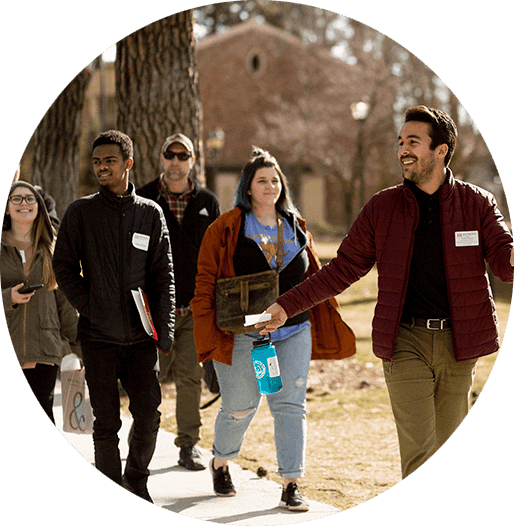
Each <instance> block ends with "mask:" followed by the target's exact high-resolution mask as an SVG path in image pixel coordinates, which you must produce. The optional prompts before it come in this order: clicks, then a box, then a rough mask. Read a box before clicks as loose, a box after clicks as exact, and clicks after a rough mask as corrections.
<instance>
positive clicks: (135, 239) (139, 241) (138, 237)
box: [132, 232, 150, 252]
mask: <svg viewBox="0 0 514 526" xmlns="http://www.w3.org/2000/svg"><path fill="white" fill-rule="evenodd" d="M132 244H133V245H134V246H135V247H136V248H137V249H139V250H144V251H145V252H146V251H147V250H148V245H149V244H150V236H147V235H146V234H138V233H137V232H134V235H133V236H132Z"/></svg>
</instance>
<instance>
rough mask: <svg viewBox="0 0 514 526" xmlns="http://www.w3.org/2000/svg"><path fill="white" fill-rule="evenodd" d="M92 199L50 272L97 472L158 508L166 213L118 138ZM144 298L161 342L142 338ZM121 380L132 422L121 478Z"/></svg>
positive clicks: (106, 151)
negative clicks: (79, 377)
mask: <svg viewBox="0 0 514 526" xmlns="http://www.w3.org/2000/svg"><path fill="white" fill-rule="evenodd" d="M92 155H93V169H94V172H95V175H96V177H97V179H98V182H99V184H100V191H99V192H98V193H96V194H93V195H90V196H87V197H83V198H81V199H77V200H76V201H74V202H73V203H71V205H70V206H69V207H68V209H67V211H66V213H65V215H64V218H63V220H62V224H61V228H60V230H59V235H58V238H57V243H56V247H55V252H54V258H53V266H54V270H55V275H56V278H57V282H58V284H59V287H60V288H61V290H62V291H63V292H64V294H65V295H66V297H67V298H68V300H69V302H70V303H71V304H72V305H73V306H74V307H75V308H76V309H77V310H78V312H79V315H80V317H79V322H78V336H77V339H78V340H79V341H80V343H81V349H82V358H83V361H84V366H85V370H86V381H87V384H88V387H89V393H90V398H91V405H92V408H93V412H94V416H95V422H94V428H93V442H94V446H95V465H96V467H97V468H98V469H99V470H100V471H101V472H102V473H104V474H105V475H107V476H108V477H110V478H111V479H112V480H114V481H115V482H117V483H118V484H120V485H123V486H124V487H126V488H127V489H129V490H130V491H132V492H133V493H135V494H136V495H138V496H140V497H142V498H144V499H146V500H148V501H150V502H151V501H152V500H151V497H150V495H149V493H148V490H147V480H148V475H149V472H148V464H149V463H150V460H151V459H152V455H153V453H154V450H155V443H156V439H157V432H158V430H159V423H160V412H159V411H158V407H159V405H160V403H161V391H160V387H159V382H158V380H157V372H156V371H157V366H158V363H157V354H158V350H157V347H156V345H157V346H158V348H160V349H162V351H164V352H168V351H170V350H171V347H172V344H173V324H174V312H175V297H174V279H173V263H172V256H171V247H170V239H169V234H168V229H167V226H166V221H165V219H164V215H163V212H162V210H161V208H160V207H159V206H157V205H156V204H155V203H153V202H152V201H150V200H148V199H143V198H142V197H140V196H137V195H136V193H135V188H134V185H133V184H132V183H130V182H129V171H130V169H131V167H132V164H133V162H134V161H133V147H132V141H131V140H130V138H129V137H128V136H127V135H125V134H123V133H121V132H119V131H116V130H111V131H108V132H104V133H102V134H100V135H99V136H98V137H97V138H96V139H95V141H94V143H93V151H92ZM138 288H141V289H142V290H143V291H144V292H146V293H147V294H148V299H149V305H150V310H151V313H152V318H153V322H154V325H155V329H156V333H157V339H156V340H155V339H153V338H152V337H151V336H149V335H148V334H147V332H146V331H145V329H144V327H143V324H142V322H141V318H140V315H139V312H138V310H137V307H136V304H135V302H134V298H133V295H132V291H134V290H136V291H137V290H138ZM118 379H119V380H120V382H121V385H122V387H123V389H124V390H125V391H126V393H127V395H128V397H129V399H130V411H131V413H132V416H133V418H134V426H133V433H132V436H131V438H130V442H129V453H128V457H127V463H126V467H125V472H124V474H123V476H122V469H121V458H120V452H119V448H118V442H119V439H118V432H119V430H120V427H121V419H120V401H119V391H118Z"/></svg>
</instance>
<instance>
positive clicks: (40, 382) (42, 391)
mask: <svg viewBox="0 0 514 526" xmlns="http://www.w3.org/2000/svg"><path fill="white" fill-rule="evenodd" d="M58 370H59V367H58V366H57V365H47V364H44V363H38V364H36V367H35V368H34V369H23V373H24V374H25V378H26V379H27V382H28V383H29V385H30V388H31V389H32V391H33V393H34V395H35V396H36V398H37V400H38V402H39V403H40V404H41V407H42V408H43V409H44V410H45V413H46V414H47V415H48V417H49V418H50V420H51V421H52V422H53V423H54V424H55V420H54V413H53V405H54V389H55V380H56V378H57V371H58Z"/></svg>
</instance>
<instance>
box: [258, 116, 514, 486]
mask: <svg viewBox="0 0 514 526" xmlns="http://www.w3.org/2000/svg"><path fill="white" fill-rule="evenodd" d="M456 140H457V128H456V126H455V124H454V122H453V121H452V119H451V118H450V117H449V116H448V115H447V114H445V113H444V112H442V111H440V110H437V109H434V108H429V107H426V106H416V107H413V108H410V109H409V110H407V112H406V114H405V123H404V125H403V127H402V129H401V131H400V134H399V137H398V145H399V150H398V160H399V162H400V167H401V170H402V173H403V178H404V181H403V184H401V185H398V186H395V187H392V188H388V189H386V190H383V191H381V192H379V193H378V194H376V195H374V196H373V197H372V198H371V200H370V201H369V202H368V203H367V204H366V205H365V206H364V208H363V209H362V211H361V213H360V214H359V216H358V217H357V219H356V221H355V223H354V224H353V226H352V228H351V229H350V231H349V232H348V235H347V236H346V237H345V239H344V240H343V242H342V243H341V246H340V247H339V249H338V252H337V256H336V257H335V258H334V259H333V260H332V261H331V262H330V263H328V264H327V265H325V266H324V267H323V268H322V269H321V270H319V271H318V272H317V273H316V274H314V275H313V276H312V277H311V278H310V279H308V280H307V281H304V282H303V283H301V284H300V285H298V286H297V287H296V288H295V289H292V290H291V291H288V292H287V293H286V294H284V295H282V296H280V297H279V298H278V300H277V303H275V304H273V305H272V306H271V307H270V308H268V310H267V311H268V312H269V313H271V314H272V319H271V320H270V321H269V322H266V323H262V324H257V325H256V327H257V328H260V329H262V330H261V334H265V333H267V332H271V331H273V330H275V329H276V328H278V327H280V326H281V325H282V324H283V323H284V322H285V321H286V320H287V318H288V317H291V316H295V315H296V314H298V313H299V312H303V311H305V310H307V309H309V308H311V307H312V306H313V305H316V304H317V303H320V302H321V301H323V300H325V299H327V298H328V297H331V296H336V295H337V294H339V293H341V292H342V291H344V290H345V289H346V288H348V287H349V286H350V285H351V284H352V283H354V282H355V281H357V280H358V279H360V278H362V277H363V276H364V275H366V274H367V273H368V272H369V271H370V270H371V268H372V267H373V266H374V265H375V264H377V269H378V303H377V306H376V309H375V316H374V319H373V329H372V340H373V352H374V353H375V355H376V356H377V357H378V358H381V359H382V360H383V364H384V374H385V379H386V382H387V387H388V390H389V397H390V400H391V406H392V410H393V414H394V418H395V422H396V427H397V431H398V440H399V445H400V457H401V463H402V476H403V477H406V476H407V475H409V474H410V473H412V472H413V471H414V470H415V469H416V468H418V467H419V466H420V465H421V464H423V462H425V461H426V460H427V459H428V458H429V457H430V456H431V455H433V454H434V452H435V451H437V449H438V448H439V447H440V446H441V445H442V444H443V443H444V442H445V441H446V440H447V439H448V438H449V436H450V435H451V434H452V433H453V431H454V430H455V429H456V428H457V426H458V425H459V424H460V423H461V422H462V420H463V418H464V417H465V416H466V414H467V413H468V410H469V393H470V391H471V386H472V383H473V377H474V373H475V367H476V362H477V360H478V358H479V357H480V356H486V355H488V354H491V353H494V352H496V351H497V350H498V348H499V337H498V321H497V316H496V310H495V305H494V301H493V298H492V292H491V288H490V286H489V279H488V277H487V271H486V262H487V263H488V265H489V267H490V269H491V270H492V272H493V273H494V274H495V275H496V276H498V277H499V278H500V279H502V280H503V281H505V282H508V283H512V264H513V262H514V256H513V252H512V245H513V242H512V236H511V234H510V232H509V230H508V229H507V226H506V224H505V222H504V220H503V217H502V215H501V213H500V211H499V210H498V208H497V205H496V201H495V198H494V196H493V195H492V194H490V193H489V192H486V191H485V190H482V189H481V188H478V187H477V186H474V185H471V184H468V183H464V182H462V181H459V180H457V179H455V178H454V176H453V174H452V172H451V170H450V168H449V163H450V160H451V158H452V155H453V152H454V149H455V146H456Z"/></svg>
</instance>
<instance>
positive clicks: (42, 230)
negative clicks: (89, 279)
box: [3, 181, 57, 290]
mask: <svg viewBox="0 0 514 526" xmlns="http://www.w3.org/2000/svg"><path fill="white" fill-rule="evenodd" d="M20 186H23V187H25V188H28V189H29V190H30V191H31V192H32V193H33V194H34V196H35V197H36V199H37V203H38V213H37V216H36V219H35V220H34V224H33V225H32V240H33V241H32V243H33V247H34V256H35V254H36V252H37V250H38V249H39V251H40V253H41V257H42V260H43V283H44V284H45V285H46V286H47V287H48V290H55V289H56V288H57V280H56V279H55V274H54V269H53V267H52V257H53V253H54V247H55V237H56V232H55V230H54V227H53V225H52V223H51V221H50V216H49V215H48V211H47V209H46V205H45V202H44V201H43V198H42V197H41V194H40V193H39V192H38V191H37V190H36V189H35V188H34V187H33V186H32V185H31V184H29V183H27V182H25V181H17V182H16V183H14V184H13V185H12V186H11V190H10V191H9V197H11V195H12V193H13V192H14V190H16V188H18V187H20ZM11 228H12V223H11V216H10V215H9V214H4V222H3V229H4V230H10V229H11ZM34 256H33V257H34Z"/></svg>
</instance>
